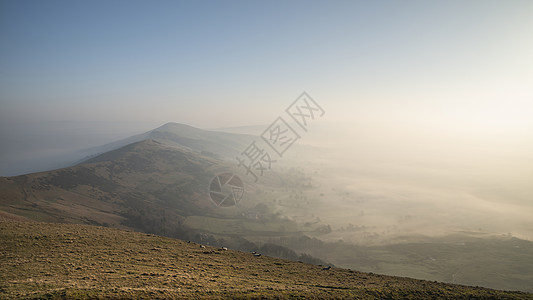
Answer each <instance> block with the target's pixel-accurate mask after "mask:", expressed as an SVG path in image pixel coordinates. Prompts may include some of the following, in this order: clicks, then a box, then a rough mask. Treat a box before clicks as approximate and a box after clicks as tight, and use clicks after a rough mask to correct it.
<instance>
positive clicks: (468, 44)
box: [0, 0, 533, 136]
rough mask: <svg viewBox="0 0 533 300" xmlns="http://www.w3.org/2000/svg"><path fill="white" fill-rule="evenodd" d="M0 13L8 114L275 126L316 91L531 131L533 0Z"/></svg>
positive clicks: (12, 6) (360, 108)
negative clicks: (299, 98)
mask: <svg viewBox="0 0 533 300" xmlns="http://www.w3.org/2000/svg"><path fill="white" fill-rule="evenodd" d="M0 22H1V23H0V118H2V119H3V120H4V121H6V120H8V121H12V120H18V121H26V120H74V121H76V120H80V121H145V122H161V123H164V122H170V121H173V122H181V123H188V124H191V125H195V126H199V127H203V128H215V127H224V126H239V125H248V124H265V123H269V122H270V121H272V120H273V119H274V118H275V117H276V116H277V115H278V114H280V113H281V112H283V109H284V108H285V107H286V106H287V105H288V104H289V103H290V102H291V101H292V100H293V99H294V98H295V97H297V96H298V95H299V94H300V93H301V92H302V91H304V90H305V91H307V92H308V93H309V94H310V95H311V96H313V97H314V98H315V99H316V100H317V101H318V102H319V103H321V105H322V106H323V107H324V109H325V110H326V112H327V116H328V117H329V120H330V121H331V120H335V121H350V120H354V119H358V118H363V119H364V118H367V119H373V120H374V121H375V122H378V123H379V122H381V121H383V120H387V122H390V120H396V121H397V122H404V121H407V122H412V123H413V122H414V123H413V126H415V127H416V126H418V125H419V124H424V126H428V125H431V126H435V127H442V126H445V127H449V128H447V129H451V130H453V129H454V128H455V127H459V128H462V129H464V128H465V127H468V126H470V127H471V128H470V129H471V130H473V131H474V132H477V131H483V130H487V129H488V130H489V131H491V130H505V134H508V133H509V132H515V133H516V132H521V133H524V132H526V133H528V134H529V133H531V131H533V121H531V120H533V55H532V53H533V38H532V37H533V2H532V1H321V2H318V1H4V0H2V1H0ZM502 128H504V129H502ZM462 129H461V130H462ZM529 136H531V135H529Z"/></svg>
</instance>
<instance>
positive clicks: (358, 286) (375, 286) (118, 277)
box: [0, 220, 533, 299]
mask: <svg viewBox="0 0 533 300" xmlns="http://www.w3.org/2000/svg"><path fill="white" fill-rule="evenodd" d="M0 269H1V270H2V272H1V273H0V298H56V299H60V298H82V299H88V298H191V297H195V298H197V297H203V298H228V297H229V298H261V297H266V298H294V297H296V298H298V297H305V298H331V297H336V298H361V299H372V298H389V299H409V298H411V299H424V298H427V299H429V298H431V299H435V298H448V299H449V298H477V299H483V298H486V299H533V295H531V294H525V293H520V292H504V291H495V290H490V289H485V288H478V287H466V286H460V285H452V284H444V283H437V282H428V281H421V280H415V279H410V278H400V277H390V276H381V275H375V274H368V273H361V272H357V271H351V270H346V269H336V268H332V269H331V270H323V269H322V267H320V266H314V265H309V264H303V263H299V262H292V261H286V260H281V259H277V258H271V257H265V256H261V257H254V256H253V255H252V254H250V253H243V252H239V251H232V250H227V251H226V250H222V249H219V248H213V247H209V246H207V247H205V248H202V247H200V245H198V244H195V243H187V242H184V241H180V240H175V239H170V238H165V237H160V236H154V235H147V234H142V233H138V232H132V231H124V230H118V229H111V228H102V227H94V226H86V225H73V224H51V223H35V222H34V223H27V222H17V221H8V220H4V221H0Z"/></svg>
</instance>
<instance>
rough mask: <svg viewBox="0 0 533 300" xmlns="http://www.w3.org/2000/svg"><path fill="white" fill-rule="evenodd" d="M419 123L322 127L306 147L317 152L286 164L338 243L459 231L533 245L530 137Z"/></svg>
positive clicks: (312, 133)
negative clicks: (309, 182) (305, 185)
mask: <svg viewBox="0 0 533 300" xmlns="http://www.w3.org/2000/svg"><path fill="white" fill-rule="evenodd" d="M404 121H406V120H404ZM414 123H415V122H409V121H406V122H395V121H393V120H391V121H389V122H385V121H384V122H364V121H362V122H355V121H354V122H353V123H344V124H334V125H332V124H329V123H328V124H326V123H324V124H320V126H319V125H318V124H317V126H316V127H314V128H312V130H310V131H309V134H308V135H307V136H305V137H304V138H303V139H302V143H304V144H305V143H306V142H308V143H307V144H314V145H317V144H321V148H315V149H313V150H309V149H308V150H307V152H308V153H307V155H304V156H302V155H301V153H298V154H295V153H294V152H292V153H289V154H288V155H287V157H285V158H284V163H285V164H286V166H288V165H292V164H294V165H295V166H299V167H301V168H303V169H304V170H305V172H306V174H307V175H310V176H311V177H312V178H313V183H314V185H315V186H318V187H319V190H320V192H319V194H320V196H319V195H316V190H315V191H314V192H313V193H315V195H306V197H308V198H309V199H311V200H310V201H309V203H310V204H309V205H310V206H313V208H312V210H313V211H315V214H317V215H320V217H321V220H322V221H323V222H325V223H328V224H331V226H332V228H333V229H334V233H333V234H332V235H329V236H330V237H331V238H332V239H344V240H346V239H348V240H352V241H358V242H363V241H366V242H369V241H370V240H371V236H372V235H373V238H374V242H379V241H380V239H381V238H387V239H388V240H390V239H391V238H392V237H398V236H401V235H413V234H423V235H441V234H450V233H453V232H458V231H474V232H481V233H484V234H485V233H488V234H507V233H511V234H512V235H513V236H517V237H520V238H525V239H529V240H531V239H533V218H532V217H531V216H533V138H532V137H533V136H532V135H531V134H529V133H527V131H514V132H513V131H510V132H505V131H504V132H502V131H500V132H497V130H494V131H491V128H486V129H487V130H485V131H483V130H478V129H479V128H477V129H476V128H472V127H470V128H468V127H465V128H463V129H461V128H455V130H451V129H450V127H443V128H442V127H441V128H438V127H436V126H428V125H427V123H426V124H419V125H420V126H417V124H414ZM496 125H497V124H496ZM291 154H293V155H291ZM313 199H314V200H315V201H313ZM299 210H300V211H303V210H306V209H305V208H299V209H294V210H291V211H290V212H289V214H293V215H294V216H297V215H299V213H298V211H299ZM347 224H352V225H353V226H354V227H355V229H354V228H352V230H344V229H346V226H347ZM357 226H365V230H364V231H363V230H357V228H360V227H357ZM336 229H337V230H339V229H341V231H338V233H337V234H335V230H336Z"/></svg>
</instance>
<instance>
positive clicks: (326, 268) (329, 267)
mask: <svg viewBox="0 0 533 300" xmlns="http://www.w3.org/2000/svg"><path fill="white" fill-rule="evenodd" d="M329 269H331V266H327V267H323V268H322V270H329Z"/></svg>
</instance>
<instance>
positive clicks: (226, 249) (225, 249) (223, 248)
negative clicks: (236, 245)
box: [220, 247, 228, 251]
mask: <svg viewBox="0 0 533 300" xmlns="http://www.w3.org/2000/svg"><path fill="white" fill-rule="evenodd" d="M220 249H222V250H224V251H228V248H226V247H222V248H220Z"/></svg>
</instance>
